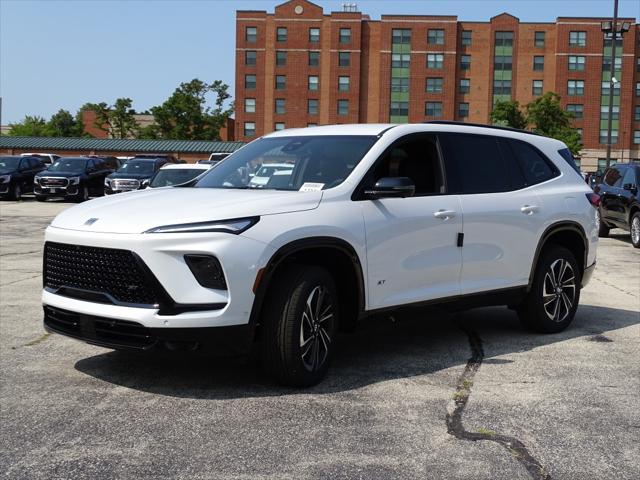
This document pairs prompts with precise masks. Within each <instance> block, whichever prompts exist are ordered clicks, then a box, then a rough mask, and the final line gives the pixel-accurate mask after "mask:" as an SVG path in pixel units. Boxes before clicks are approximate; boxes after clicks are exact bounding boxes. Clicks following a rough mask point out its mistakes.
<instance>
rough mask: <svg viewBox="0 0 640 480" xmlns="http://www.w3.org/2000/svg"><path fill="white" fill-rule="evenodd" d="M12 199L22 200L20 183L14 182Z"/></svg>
mask: <svg viewBox="0 0 640 480" xmlns="http://www.w3.org/2000/svg"><path fill="white" fill-rule="evenodd" d="M11 199H12V200H15V201H19V200H22V188H21V187H20V184H19V183H14V184H13V188H12V189H11Z"/></svg>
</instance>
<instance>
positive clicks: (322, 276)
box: [262, 265, 338, 387]
mask: <svg viewBox="0 0 640 480" xmlns="http://www.w3.org/2000/svg"><path fill="white" fill-rule="evenodd" d="M277 275H278V278H277V279H276V281H275V284H274V285H273V286H272V288H271V289H270V291H269V295H273V297H271V298H269V299H268V301H267V302H266V304H265V308H264V310H263V311H264V314H263V317H262V328H263V333H264V335H263V338H262V361H263V365H264V367H265V369H266V370H267V372H268V373H269V374H270V375H271V376H273V377H274V378H275V379H276V380H277V381H278V382H279V383H281V384H283V385H289V386H296V387H308V386H311V385H315V384H317V383H318V382H320V380H322V378H323V377H324V376H325V375H326V373H327V370H328V368H329V364H330V363H331V359H332V356H333V351H334V343H335V335H336V333H337V331H338V328H337V326H338V303H337V299H338V296H337V292H336V287H335V283H334V281H333V278H332V277H331V275H329V273H328V272H327V271H326V270H325V269H323V268H320V267H315V266H303V265H291V266H289V267H286V268H285V269H284V270H282V271H280V272H278V273H277Z"/></svg>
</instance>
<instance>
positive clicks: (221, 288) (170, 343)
mask: <svg viewBox="0 0 640 480" xmlns="http://www.w3.org/2000/svg"><path fill="white" fill-rule="evenodd" d="M272 162H278V163H286V164H287V165H290V166H291V175H290V176H288V180H287V179H286V178H285V179H284V180H282V181H279V182H277V184H278V188H277V189H276V188H271V187H268V186H266V187H265V188H262V189H253V188H250V187H249V183H250V175H249V174H248V172H251V171H256V169H257V168H259V166H260V165H261V164H262V163H272ZM576 170H577V169H576V168H575V164H574V163H573V159H572V158H571V155H570V153H569V151H568V150H567V148H566V146H565V145H564V144H563V143H562V142H559V141H557V140H552V139H549V138H545V137H541V136H537V135H533V134H528V133H525V132H519V131H512V130H509V129H501V128H495V127H479V126H469V125H464V124H455V123H454V122H432V123H427V124H419V125H340V126H326V127H314V128H309V129H300V130H286V131H281V132H277V133H273V134H270V135H267V136H265V137H262V138H260V139H258V140H256V141H254V142H251V143H250V144H248V145H246V146H244V147H243V148H241V149H240V150H238V151H237V152H235V153H234V154H233V155H231V156H230V157H228V158H226V159H225V160H223V161H222V162H221V163H220V164H219V165H218V166H216V167H215V168H213V169H211V170H210V171H209V172H208V173H206V174H205V175H204V176H202V177H200V178H199V179H198V180H196V181H194V182H192V183H191V184H187V185H186V186H185V187H176V188H171V189H151V190H145V191H139V192H134V193H129V194H126V195H118V196H115V197H104V198H98V199H95V200H92V201H90V202H86V203H83V204H81V205H78V206H76V207H73V208H70V209H68V210H66V211H65V212H63V213H61V214H60V215H58V217H56V219H55V220H54V221H53V222H52V224H51V226H50V227H49V228H47V231H46V243H45V249H44V292H43V302H44V311H45V316H44V323H45V326H46V328H47V329H49V330H50V331H53V332H58V333H61V334H64V335H68V336H71V337H75V338H78V339H81V340H84V341H86V342H89V343H93V344H97V345H102V346H106V347H111V348H116V349H125V348H131V349H140V350H147V349H151V348H152V347H168V348H169V349H196V348H204V347H208V348H213V349H217V350H219V351H223V350H224V351H225V352H226V351H228V350H229V348H230V347H233V350H234V351H246V350H247V349H249V348H250V347H251V345H252V344H253V343H254V340H258V342H257V344H258V345H259V347H260V349H261V352H262V358H263V364H264V366H265V367H266V369H267V370H268V371H269V372H270V373H271V374H272V375H273V376H274V377H275V378H276V379H277V380H278V381H280V382H282V383H285V384H289V385H298V386H304V385H312V384H314V383H317V382H318V381H320V379H321V378H322V377H323V376H324V375H325V373H326V371H327V368H328V366H329V363H330V361H331V357H332V356H333V353H334V348H333V345H334V343H335V339H336V334H337V332H338V328H339V327H340V328H342V329H349V328H352V327H353V326H354V324H355V322H356V320H357V319H359V318H363V317H366V316H367V315H370V314H372V313H374V312H379V311H381V310H387V309H394V308H397V307H401V306H406V305H419V304H427V303H446V304H448V305H451V306H452V307H454V306H455V307H456V308H459V307H460V306H464V307H473V306H483V305H508V306H510V307H511V308H513V309H515V310H516V311H517V312H518V315H519V317H520V319H521V320H522V321H523V322H524V324H525V325H526V326H527V327H529V328H531V329H534V330H537V331H540V332H558V331H560V330H563V329H564V328H566V327H567V325H569V323H570V322H571V321H572V319H573V317H574V315H575V313H576V309H577V307H578V300H579V297H580V289H581V287H582V286H584V285H585V284H586V283H587V281H588V280H589V278H590V276H591V274H592V272H593V269H594V267H595V261H596V246H597V241H598V232H597V228H596V224H595V208H594V206H595V205H597V203H598V199H599V197H598V196H597V195H596V194H594V193H593V192H592V191H591V190H590V189H589V187H588V186H587V185H586V184H585V183H584V181H583V180H582V178H581V177H580V175H579V173H578V172H577V171H576Z"/></svg>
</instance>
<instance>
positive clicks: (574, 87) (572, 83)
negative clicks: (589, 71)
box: [567, 80, 584, 97]
mask: <svg viewBox="0 0 640 480" xmlns="http://www.w3.org/2000/svg"><path fill="white" fill-rule="evenodd" d="M567 95H570V96H579V97H580V96H582V95H584V80H569V81H568V82H567Z"/></svg>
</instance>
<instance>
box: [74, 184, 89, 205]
mask: <svg viewBox="0 0 640 480" xmlns="http://www.w3.org/2000/svg"><path fill="white" fill-rule="evenodd" d="M87 200H89V189H88V188H87V187H83V186H82V185H80V186H79V187H78V196H77V198H76V201H77V202H86V201H87Z"/></svg>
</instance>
